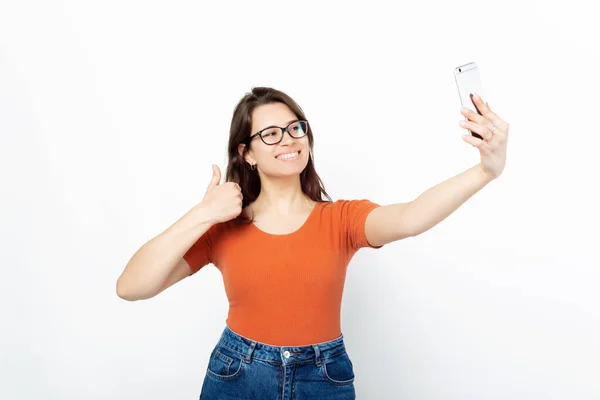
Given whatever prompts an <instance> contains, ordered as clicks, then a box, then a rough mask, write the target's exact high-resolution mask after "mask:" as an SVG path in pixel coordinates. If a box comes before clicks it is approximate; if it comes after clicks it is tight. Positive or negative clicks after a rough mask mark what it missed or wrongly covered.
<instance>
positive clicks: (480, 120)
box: [460, 107, 489, 125]
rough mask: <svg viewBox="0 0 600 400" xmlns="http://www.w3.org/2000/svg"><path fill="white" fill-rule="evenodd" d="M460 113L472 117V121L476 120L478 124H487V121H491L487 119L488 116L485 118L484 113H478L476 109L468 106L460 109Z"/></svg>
mask: <svg viewBox="0 0 600 400" xmlns="http://www.w3.org/2000/svg"><path fill="white" fill-rule="evenodd" d="M460 113H461V114H462V115H464V116H465V117H467V118H468V119H470V120H471V121H474V122H476V123H478V124H482V125H483V124H485V123H486V122H489V121H488V120H487V118H485V117H484V116H483V115H480V114H477V113H476V112H475V111H473V110H471V109H470V108H467V107H463V108H461V109H460Z"/></svg>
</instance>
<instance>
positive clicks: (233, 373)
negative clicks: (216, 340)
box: [206, 344, 245, 381]
mask: <svg viewBox="0 0 600 400" xmlns="http://www.w3.org/2000/svg"><path fill="white" fill-rule="evenodd" d="M244 364H245V362H244V361H243V356H242V354H240V353H238V352H236V351H234V350H231V349H229V348H228V347H226V346H224V345H222V344H217V346H215V348H214V349H213V351H212V353H211V354H210V358H209V361H208V367H207V370H206V373H207V374H208V375H209V376H211V377H213V378H215V379H220V380H223V381H227V380H231V379H235V378H237V377H238V376H240V374H241V373H242V371H243V370H244Z"/></svg>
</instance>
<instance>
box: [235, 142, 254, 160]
mask: <svg viewBox="0 0 600 400" xmlns="http://www.w3.org/2000/svg"><path fill="white" fill-rule="evenodd" d="M245 147H246V144H245V143H240V144H238V153H239V154H240V156H242V157H243V158H244V160H245V161H246V162H247V163H251V164H256V162H255V161H254V157H252V155H251V153H252V149H249V150H248V151H247V152H246V155H245V156H244V150H245Z"/></svg>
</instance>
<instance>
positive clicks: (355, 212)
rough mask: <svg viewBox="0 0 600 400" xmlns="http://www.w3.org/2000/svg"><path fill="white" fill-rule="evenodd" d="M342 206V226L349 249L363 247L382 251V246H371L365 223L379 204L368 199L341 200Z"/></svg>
mask: <svg viewBox="0 0 600 400" xmlns="http://www.w3.org/2000/svg"><path fill="white" fill-rule="evenodd" d="M341 205H342V214H341V217H342V226H343V228H344V232H345V235H346V236H345V239H346V241H347V243H348V246H349V248H351V249H354V250H358V249H360V248H363V247H370V248H372V249H380V248H382V247H383V245H381V246H371V245H370V244H369V242H368V241H367V237H366V235H365V222H366V220H367V216H368V215H369V213H370V212H371V211H373V210H374V209H375V208H377V207H380V205H379V204H377V203H374V202H372V201H370V200H367V199H361V200H341Z"/></svg>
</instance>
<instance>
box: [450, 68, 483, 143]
mask: <svg viewBox="0 0 600 400" xmlns="http://www.w3.org/2000/svg"><path fill="white" fill-rule="evenodd" d="M454 79H455V81H456V87H457V88H458V95H459V97H460V102H461V104H462V106H463V107H467V108H469V109H471V110H473V111H475V112H476V113H477V114H479V115H481V113H480V112H479V110H478V109H477V107H476V106H475V103H474V102H473V99H472V97H471V96H472V95H473V94H475V93H477V94H478V95H479V97H481V98H482V99H485V98H486V97H485V93H484V92H483V86H482V85H481V78H480V76H479V68H477V64H475V63H474V62H470V63H468V64H465V65H461V66H458V67H456V68H454ZM484 101H485V100H484ZM465 120H467V118H465ZM469 132H471V135H472V136H475V137H476V138H479V139H483V138H482V137H481V135H479V134H478V133H475V132H472V131H471V130H469Z"/></svg>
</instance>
